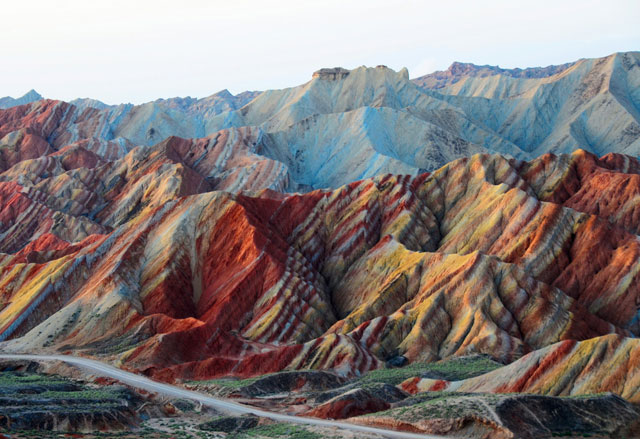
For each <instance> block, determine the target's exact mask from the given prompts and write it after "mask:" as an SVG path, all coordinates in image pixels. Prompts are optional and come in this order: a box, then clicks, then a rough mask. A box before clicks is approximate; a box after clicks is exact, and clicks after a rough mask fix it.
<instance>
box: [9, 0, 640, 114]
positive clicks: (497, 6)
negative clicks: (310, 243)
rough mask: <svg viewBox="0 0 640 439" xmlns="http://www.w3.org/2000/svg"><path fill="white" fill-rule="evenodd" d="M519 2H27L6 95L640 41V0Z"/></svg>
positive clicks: (586, 51)
mask: <svg viewBox="0 0 640 439" xmlns="http://www.w3.org/2000/svg"><path fill="white" fill-rule="evenodd" d="M514 3H516V2H508V1H502V0H500V1H492V2H488V3H483V4H478V3H477V2H473V1H462V2H458V3H456V4H455V5H445V4H441V2H426V3H425V2H417V1H399V2H397V3H393V4H390V3H388V2H383V1H379V0H371V1H363V0H357V1H351V2H345V1H342V2H340V1H335V0H327V1H324V2H322V3H316V2H308V3H305V4H301V2H299V1H298V2H293V1H290V0H286V1H284V0H283V1H276V2H271V3H270V4H268V5H267V4H265V2H256V1H249V0H239V1H234V2H220V1H212V2H202V1H185V2H183V3H182V4H181V5H180V6H179V7H178V6H176V5H175V4H173V3H172V2H169V1H154V2H151V1H148V0H142V1H138V2H135V3H133V2H125V1H123V0H113V1H111V2H110V3H109V4H108V5H106V4H85V3H84V2H81V1H79V0H66V1H62V2H58V3H56V4H52V3H50V2H45V1H41V0H27V1H23V2H21V3H20V4H17V3H15V2H14V3H13V4H11V5H9V6H5V7H4V8H3V9H4V10H5V20H4V21H5V24H4V26H3V36H4V38H3V39H2V41H3V43H4V44H3V46H2V53H3V61H4V66H5V68H4V69H3V73H2V75H3V81H2V89H0V96H12V97H16V98H17V97H20V96H22V95H24V94H25V93H26V92H27V91H29V90H31V89H35V90H36V91H38V92H39V93H40V94H42V95H43V96H45V97H47V98H52V99H63V100H67V101H68V100H72V99H75V98H93V99H98V100H101V101H103V102H105V103H108V104H118V103H125V102H132V103H141V102H148V101H152V100H155V99H158V98H170V97H175V96H182V97H185V96H192V97H198V98H199V97H204V96H209V95H211V94H213V93H216V92H218V91H220V90H223V89H228V90H229V91H231V92H232V93H234V94H237V93H239V92H242V91H245V90H267V89H274V88H284V87H291V86H295V85H298V84H302V83H304V82H306V81H308V80H309V79H310V78H311V73H312V72H313V71H315V70H317V69H319V68H322V67H335V66H341V67H345V68H354V67H357V66H360V65H367V66H375V65H378V64H384V65H387V66H389V67H390V68H393V69H395V70H399V69H401V68H402V67H407V68H408V69H409V73H410V75H411V77H412V78H415V77H418V76H422V75H424V74H427V73H431V72H433V71H436V70H445V69H446V68H447V67H448V66H449V65H450V64H451V63H452V62H454V61H460V62H471V63H474V64H479V65H499V66H500V67H502V68H516V67H519V68H527V67H545V66H548V65H554V64H563V63H566V62H572V61H576V60H578V59H580V58H597V57H602V56H607V55H610V54H612V53H615V52H626V51H634V50H638V49H640V26H637V22H638V19H639V18H640V2H637V1H629V0H616V1H610V2H608V3H606V4H605V3H603V2H598V1H576V0H568V1H565V2H551V1H541V2H538V3H537V4H536V5H535V6H529V7H528V8H527V9H526V11H523V10H522V7H519V6H518V5H517V4H514Z"/></svg>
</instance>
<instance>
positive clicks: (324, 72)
mask: <svg viewBox="0 0 640 439" xmlns="http://www.w3.org/2000/svg"><path fill="white" fill-rule="evenodd" d="M347 76H349V70H347V69H343V68H342V67H334V68H332V69H331V68H325V69H320V70H317V71H315V72H313V75H311V77H312V78H319V79H324V80H327V81H339V80H340V79H344V78H346V77H347Z"/></svg>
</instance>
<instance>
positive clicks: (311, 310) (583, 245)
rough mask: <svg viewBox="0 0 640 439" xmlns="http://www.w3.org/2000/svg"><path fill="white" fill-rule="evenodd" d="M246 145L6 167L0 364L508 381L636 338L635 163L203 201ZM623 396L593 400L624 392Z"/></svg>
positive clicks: (439, 176) (237, 135)
mask: <svg viewBox="0 0 640 439" xmlns="http://www.w3.org/2000/svg"><path fill="white" fill-rule="evenodd" d="M225 136H226V137H225ZM247 136H249V137H250V136H251V132H250V131H247V130H232V131H230V132H225V133H223V134H220V135H218V136H217V137H215V138H212V139H209V140H202V141H184V140H180V139H169V140H168V141H166V142H163V143H161V144H159V145H157V146H156V147H153V148H136V149H134V150H132V151H131V152H130V153H128V154H127V155H126V156H125V157H124V158H122V159H119V160H115V161H104V160H103V159H101V158H100V157H98V156H96V155H95V154H94V153H92V152H91V151H89V150H87V149H85V148H82V147H81V146H77V145H76V146H74V147H70V148H68V149H65V150H61V151H60V152H58V153H56V154H50V155H47V156H41V157H38V158H35V159H30V160H23V161H21V162H19V163H18V164H17V165H14V166H13V167H11V168H10V169H8V170H7V171H5V172H4V173H3V174H2V175H1V179H2V180H3V182H2V183H0V197H1V199H2V210H1V211H0V224H1V228H0V234H1V236H2V240H1V243H2V246H1V248H0V251H2V253H1V254H0V270H2V276H1V278H0V338H1V339H2V340H4V341H5V342H4V343H3V344H2V349H3V350H18V351H34V350H38V351H42V350H47V349H51V350H59V351H71V352H75V353H81V354H86V355H98V356H105V357H107V358H108V359H110V360H111V361H114V362H118V363H120V364H122V365H124V366H125V367H128V368H130V369H135V370H140V371H143V372H145V373H147V374H150V375H153V376H156V377H158V378H163V379H175V378H208V377H215V376H225V375H238V376H246V375H255V374H261V373H265V372H271V371H277V370H281V369H285V368H291V369H296V368H319V369H334V370H336V371H338V372H339V373H341V374H344V375H347V376H354V375H359V374H361V373H363V372H365V371H367V370H370V369H372V368H377V367H380V366H381V365H382V362H383V361H384V360H386V359H388V358H390V357H393V356H397V355H404V356H406V357H407V358H408V359H409V360H410V361H435V360H438V359H441V358H446V357H450V356H456V355H464V354H470V353H485V354H489V355H491V356H492V357H494V358H496V359H499V360H500V361H502V362H505V363H509V362H514V361H515V363H513V364H512V366H509V367H517V368H518V369H517V370H518V371H521V370H524V369H526V368H527V367H528V365H529V364H530V363H531V361H533V360H527V359H530V358H538V357H540V358H543V357H545V356H547V355H552V354H553V352H555V350H557V349H565V348H564V346H569V345H568V344H570V346H571V348H572V349H573V347H574V346H576V341H580V342H579V343H578V344H577V346H581V347H582V346H584V347H583V348H580V349H582V350H578V351H576V352H577V353H575V355H577V358H578V357H579V358H583V357H584V355H586V354H584V353H581V352H589V351H590V349H599V348H598V346H599V343H598V342H594V341H593V340H592V341H581V340H589V339H592V338H594V337H605V338H601V339H596V340H611V341H610V342H609V343H614V340H619V341H617V342H615V343H622V344H623V345H625V346H627V345H628V346H631V345H632V344H633V343H632V342H631V341H627V340H630V338H629V337H634V336H637V335H638V334H639V333H640V324H639V321H638V315H639V314H638V304H640V289H639V288H638V271H640V261H639V258H640V242H639V241H638V239H637V236H636V233H637V230H638V228H639V227H640V215H639V214H638V213H637V206H638V204H637V203H636V199H637V197H638V194H639V193H640V174H639V173H640V162H638V160H636V159H633V158H631V157H628V156H622V155H615V154H610V155H607V156H605V157H603V158H600V159H599V158H597V157H595V156H593V155H591V154H589V153H586V152H584V151H578V152H576V153H574V154H572V155H560V156H553V155H546V156H542V157H541V158H539V159H536V160H533V161H531V162H523V161H516V160H513V159H506V158H504V157H501V156H499V155H475V156H473V157H470V158H464V159H459V160H456V161H453V162H451V163H449V164H448V165H446V166H444V167H443V168H441V169H439V170H437V171H436V172H434V173H432V174H426V173H425V174H420V175H418V176H415V177H414V176H408V175H405V176H401V175H400V176H394V175H384V176H380V177H376V178H374V179H367V180H362V181H357V182H354V183H351V184H349V185H346V186H343V187H340V188H338V189H336V190H332V191H320V190H318V191H313V192H309V193H306V194H291V195H285V194H282V193H278V192H275V191H272V190H262V191H257V192H254V193H252V194H249V193H238V194H232V193H230V192H224V191H217V190H214V189H216V188H217V187H218V186H216V185H222V186H221V187H222V188H224V187H226V186H225V185H227V184H228V185H232V184H233V181H234V179H235V177H234V174H233V173H229V174H224V175H225V176H228V180H225V179H224V178H222V179H221V178H220V177H217V179H211V178H210V176H209V173H210V172H212V169H214V168H215V166H214V164H215V163H218V162H219V160H217V159H216V157H219V152H220V151H224V145H225V142H238V141H239V140H238V139H243V138H247ZM234 139H235V140H234ZM249 143H250V142H249ZM196 156H197V157H198V159H197V160H193V158H194V157H196ZM226 158H227V159H228V161H232V160H234V158H233V156H229V157H226ZM242 160H246V158H242ZM251 166H254V165H251ZM255 166H260V165H259V163H258V165H255ZM264 166H269V164H268V163H265V164H264ZM270 175H271V174H270ZM607 337H608V338H607ZM612 337H613V338H612ZM558 342H559V343H560V345H555V344H556V343H558ZM557 346H560V348H558V347H557ZM603 349H604V348H603ZM629 349H631V347H629ZM605 350H606V349H605ZM527 354H528V356H527ZM531 355H533V356H534V357H531ZM591 355H594V356H595V355H596V354H595V353H592V354H591ZM621 356H624V355H622V354H621ZM615 358H618V356H616V355H614V354H612V359H614V360H615ZM625 358H626V357H625ZM614 360H612V361H614ZM535 361H538V360H535ZM540 361H542V360H540ZM567 361H570V360H567ZM571 361H573V360H571ZM521 362H525V363H524V364H526V365H527V366H526V367H525V366H519V365H520V364H523V363H521ZM616 367H618V368H620V370H621V372H620V373H621V374H624V373H627V374H632V375H633V373H632V372H630V371H629V370H628V368H629V367H632V364H631V363H629V362H626V363H625V362H623V363H621V364H617V365H616ZM527 370H528V369H527ZM566 370H567V369H562V371H560V372H557V373H566ZM518 373H520V372H518ZM527 373H528V372H527ZM522 374H523V376H524V375H526V373H525V372H522ZM529 375H530V374H529ZM597 377H598V375H597V374H595V375H594V380H596V379H597ZM524 379H525V378H523V380H524ZM567 379H569V378H567ZM526 380H529V381H527V383H529V382H530V379H529V376H528V375H527V377H526ZM543 381H544V380H542V381H540V382H543ZM496 382H499V384H496V385H494V384H493V383H496ZM540 382H538V381H535V382H534V381H531V384H526V385H525V384H522V385H521V384H513V383H511V382H506V381H501V375H497V376H495V377H494V378H491V377H488V378H486V381H478V382H476V384H474V385H475V386H476V387H477V388H489V387H491V386H493V387H491V388H492V389H494V388H496V387H499V386H504V387H503V389H508V390H510V389H516V387H517V389H516V390H527V389H530V388H533V387H532V386H540V385H543V384H540ZM617 382H618V381H616V383H617ZM625 382H627V383H628V384H627V385H628V386H631V387H629V389H627V388H626V387H624V388H618V387H614V386H613V384H612V386H610V388H609V387H607V386H605V387H604V388H603V387H602V386H601V387H599V388H598V389H599V390H612V391H620V392H621V393H622V394H623V395H625V396H626V395H630V396H633V395H635V393H634V392H636V387H637V385H635V384H633V383H634V382H635V381H633V380H631V381H629V380H627V381H625ZM469 385H470V386H471V384H469ZM616 385H617V384H616ZM634 386H635V387H634ZM476 387H474V389H475V388H476ZM587 387H589V386H587ZM589 389H591V387H589Z"/></svg>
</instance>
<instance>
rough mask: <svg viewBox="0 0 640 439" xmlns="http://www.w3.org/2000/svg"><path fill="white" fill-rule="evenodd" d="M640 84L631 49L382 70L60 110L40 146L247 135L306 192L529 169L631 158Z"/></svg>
mask: <svg viewBox="0 0 640 439" xmlns="http://www.w3.org/2000/svg"><path fill="white" fill-rule="evenodd" d="M638 84H640V54H639V53H638V52H629V53H619V54H614V55H611V56H608V57H606V58H600V59H584V60H580V61H577V62H573V63H568V64H564V65H561V66H550V67H546V68H529V69H523V70H521V69H514V70H505V69H500V68H498V67H491V66H475V65H473V64H462V63H454V64H453V65H452V66H451V67H450V68H449V69H448V70H447V71H446V72H436V73H433V74H431V75H426V76H423V77H420V78H417V79H414V80H413V81H411V80H409V76H408V72H407V71H406V70H404V71H401V72H394V71H392V70H390V69H388V68H386V67H384V66H378V67H376V68H365V67H360V68H357V69H354V70H351V71H348V70H345V69H323V70H321V71H319V72H318V73H317V74H314V77H313V78H312V80H311V81H309V82H307V83H305V84H303V85H300V86H297V87H293V88H287V89H283V90H269V91H265V92H244V93H241V94H239V95H237V96H234V95H232V94H230V93H229V92H228V91H226V90H225V91H222V92H219V93H216V94H214V95H212V96H209V97H207V98H203V99H193V98H173V99H166V100H162V99H161V100H157V101H154V102H149V103H146V104H142V105H131V104H123V105H117V106H106V105H105V104H102V103H101V102H98V101H94V100H89V99H81V100H75V101H72V102H71V103H69V104H67V103H63V102H56V105H58V106H59V107H60V109H61V111H63V112H64V113H65V115H64V117H63V118H60V120H52V121H51V122H50V127H51V129H52V132H51V133H50V134H49V135H47V136H46V137H45V139H46V141H47V142H48V143H51V145H52V148H53V149H56V148H59V147H60V146H62V145H63V144H69V143H75V142H83V144H84V145H85V146H86V147H88V148H90V149H92V150H93V151H94V152H97V153H98V154H99V155H102V156H103V157H105V158H107V159H109V160H111V159H116V158H119V157H122V156H123V155H125V154H126V153H127V152H128V151H130V150H131V149H132V148H133V147H134V146H137V145H144V146H150V145H153V144H156V143H158V142H161V141H163V140H164V139H166V138H168V137H170V136H178V137H182V138H204V137H209V136H214V137H215V136H218V135H220V133H221V132H223V131H224V130H228V129H230V128H239V127H250V129H251V130H252V131H253V132H254V137H255V142H254V144H252V145H250V148H249V149H250V152H251V154H255V155H258V156H261V157H263V158H264V159H268V160H274V161H276V162H278V163H280V164H281V166H283V167H284V168H286V173H287V175H288V177H287V179H288V181H289V183H288V187H287V190H306V189H313V188H326V187H338V186H340V185H342V184H345V183H348V182H350V181H354V180H357V179H360V178H367V177H372V176H374V175H377V174H380V173H406V174H414V175H415V174H417V173H419V172H421V171H425V170H434V169H437V168H439V167H441V166H443V165H444V164H445V163H447V162H449V161H450V160H454V159H456V158H460V157H465V156H470V155H472V154H475V153H500V154H505V155H509V156H511V157H514V158H518V159H523V160H525V159H532V158H535V157H537V156H538V155H540V154H543V153H546V152H553V153H568V152H572V151H574V150H576V149H579V148H581V149H584V150H587V151H590V152H593V153H595V154H597V155H601V154H606V153H608V152H618V153H624V154H629V155H633V156H637V155H639V154H640V87H639V86H638ZM38 96H39V95H37V94H36V93H35V92H30V93H29V94H27V95H25V97H23V98H20V99H19V100H33V99H34V98H37V97H38ZM7 99H8V98H4V99H3V102H5V101H6V102H9V101H8V100H7ZM17 101H18V100H13V101H12V102H17ZM5 105H6V104H5ZM49 106H50V104H47V103H44V102H43V101H37V102H33V103H32V104H31V107H30V108H28V109H21V110H20V111H19V112H20V113H21V114H23V115H24V117H27V118H30V117H31V116H29V114H31V113H40V112H42V111H43V108H45V107H47V108H48V107H49ZM62 109H63V110H62ZM53 113H56V112H55V111H54V112H53ZM56 114H57V113H56ZM54 125H55V126H54ZM3 132H4V133H5V134H3V136H6V135H9V137H8V138H5V139H2V140H0V141H1V142H2V143H4V144H8V145H14V146H16V147H19V145H17V144H16V143H15V142H16V140H15V139H17V138H18V137H19V136H17V135H16V134H15V133H9V132H7V129H6V128H5V129H3ZM278 184H280V183H278Z"/></svg>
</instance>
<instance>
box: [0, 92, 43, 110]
mask: <svg viewBox="0 0 640 439" xmlns="http://www.w3.org/2000/svg"><path fill="white" fill-rule="evenodd" d="M41 99H44V98H43V97H42V96H41V95H40V93H38V92H37V91H35V90H34V89H31V90H29V91H28V92H26V93H25V94H24V95H23V96H21V97H19V98H12V97H11V96H6V97H4V98H0V109H6V108H11V107H17V106H18V105H24V104H30V103H31V102H35V101H39V100H41Z"/></svg>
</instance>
